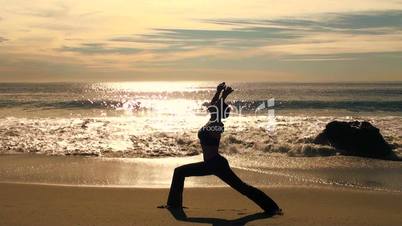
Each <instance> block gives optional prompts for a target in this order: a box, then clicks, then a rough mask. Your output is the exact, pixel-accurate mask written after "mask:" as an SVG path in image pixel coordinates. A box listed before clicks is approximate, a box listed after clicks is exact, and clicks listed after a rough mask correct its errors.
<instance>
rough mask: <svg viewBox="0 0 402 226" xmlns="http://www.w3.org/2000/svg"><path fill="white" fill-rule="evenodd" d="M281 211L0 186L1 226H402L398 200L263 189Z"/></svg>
mask: <svg viewBox="0 0 402 226" xmlns="http://www.w3.org/2000/svg"><path fill="white" fill-rule="evenodd" d="M264 191H265V192H267V193H268V194H270V195H271V196H272V197H273V198H274V199H275V200H277V201H278V203H280V205H281V207H282V208H283V209H284V213H285V214H284V215H283V216H275V217H272V218H267V216H264V215H263V214H258V213H259V212H260V210H259V209H258V207H257V206H255V205H254V204H253V203H252V202H250V201H248V200H247V199H246V198H244V197H242V196H241V195H239V194H238V193H236V192H235V191H233V190H231V189H230V188H187V189H185V205H186V206H187V207H188V209H185V210H184V211H185V213H186V215H187V218H184V217H182V218H179V219H175V218H174V216H173V215H172V214H171V213H169V211H168V210H166V209H158V208H156V207H157V206H158V205H160V204H163V203H164V201H165V199H166V196H167V192H168V190H167V189H141V188H104V187H72V186H71V187H70V186H48V185H27V184H7V183H2V184H0V200H1V204H0V225H9V226H11V225H387V226H391V225H401V224H402V218H401V215H400V213H401V210H402V195H401V194H399V193H384V192H371V191H355V190H345V189H337V190H335V189H326V188H303V187H299V188H269V189H264Z"/></svg>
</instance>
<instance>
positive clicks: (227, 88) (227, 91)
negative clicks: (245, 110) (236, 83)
mask: <svg viewBox="0 0 402 226" xmlns="http://www.w3.org/2000/svg"><path fill="white" fill-rule="evenodd" d="M233 91H234V90H233V89H232V87H230V86H227V87H225V89H224V90H223V92H222V97H223V98H226V97H227V96H229V94H231V93H232V92H233Z"/></svg>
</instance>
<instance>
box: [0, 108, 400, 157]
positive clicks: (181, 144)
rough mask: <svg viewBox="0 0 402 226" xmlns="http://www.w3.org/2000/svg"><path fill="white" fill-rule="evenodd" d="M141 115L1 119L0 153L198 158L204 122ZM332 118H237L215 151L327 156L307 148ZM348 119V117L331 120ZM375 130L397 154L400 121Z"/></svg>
mask: <svg viewBox="0 0 402 226" xmlns="http://www.w3.org/2000/svg"><path fill="white" fill-rule="evenodd" d="M172 119H173V118H172V117H170V118H168V117H166V118H161V119H159V121H156V119H152V118H147V117H105V118H87V119H85V118H84V119H83V118H39V119H27V118H12V117H10V118H6V119H4V120H2V121H1V123H0V153H37V154H46V155H85V156H103V157H144V158H155V157H167V156H193V155H198V154H201V147H200V145H199V141H198V138H197V135H196V132H197V129H198V127H199V126H200V125H202V123H203V122H204V121H205V118H204V117H195V118H194V117H193V118H191V119H189V120H190V121H185V120H184V121H183V119H175V120H178V121H174V122H170V123H171V124H172V125H175V126H176V127H169V120H172ZM333 119H335V118H334V117H296V116H281V117H277V118H276V125H275V130H274V131H268V130H267V129H266V128H265V127H264V126H263V118H261V117H239V118H234V119H232V120H230V121H228V122H227V123H226V129H225V133H224V134H223V136H222V139H221V152H222V153H223V154H226V155H245V154H248V153H258V154H261V155H275V154H281V155H287V156H289V157H314V156H333V155H337V154H338V151H337V150H335V149H334V148H332V147H330V146H325V145H316V144H312V140H313V139H314V137H315V136H316V135H317V134H318V133H319V132H320V131H321V130H322V129H323V128H324V127H325V124H326V123H328V122H329V121H331V120H333ZM337 119H340V120H342V119H343V120H352V118H337ZM366 120H369V121H371V122H372V123H373V124H374V125H376V126H377V127H379V128H380V129H381V132H382V133H383V134H384V138H385V139H386V140H387V141H388V142H389V143H390V144H391V145H392V146H393V147H394V149H395V152H396V153H397V154H401V153H402V137H401V134H400V131H402V128H401V125H402V117H375V118H370V119H367V118H366Z"/></svg>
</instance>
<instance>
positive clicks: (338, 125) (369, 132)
mask: <svg viewBox="0 0 402 226" xmlns="http://www.w3.org/2000/svg"><path fill="white" fill-rule="evenodd" d="M313 143H315V144H323V145H331V146H333V147H334V148H336V149H337V150H338V151H339V152H340V153H341V154H343V155H353V156H362V157H370V158H380V159H396V155H395V154H394V152H393V151H392V148H391V146H390V145H389V144H388V143H387V142H386V141H385V140H384V138H383V136H382V135H381V133H380V130H379V129H378V128H376V127H374V126H373V125H372V124H371V123H369V122H367V121H362V122H360V121H353V122H342V121H332V122H330V123H328V124H327V125H326V127H325V130H324V131H323V132H322V133H320V134H319V135H318V136H317V137H316V138H315V139H314V141H313Z"/></svg>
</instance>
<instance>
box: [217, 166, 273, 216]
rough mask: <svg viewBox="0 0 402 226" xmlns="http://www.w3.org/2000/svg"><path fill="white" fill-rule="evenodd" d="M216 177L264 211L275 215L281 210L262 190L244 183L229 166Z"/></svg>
mask: <svg viewBox="0 0 402 226" xmlns="http://www.w3.org/2000/svg"><path fill="white" fill-rule="evenodd" d="M215 175H216V176H218V177H219V178H220V179H221V180H223V181H224V182H226V183H227V184H228V185H230V187H232V188H234V189H235V190H236V191H238V192H240V193H241V194H243V195H245V196H247V197H248V198H249V199H251V200H252V201H254V202H255V203H256V204H257V205H258V206H260V207H261V208H262V209H263V210H264V211H266V212H272V213H274V212H276V211H278V210H279V206H278V205H277V204H276V203H275V202H274V201H273V200H272V199H271V198H270V197H269V196H267V195H266V194H265V193H264V192H262V191H261V190H259V189H257V188H255V187H253V186H251V185H248V184H246V183H244V182H243V181H242V180H241V179H240V178H239V177H238V176H237V175H236V174H235V173H234V172H233V171H232V170H231V169H230V167H229V166H227V167H224V168H222V169H221V170H219V171H218V172H216V173H215Z"/></svg>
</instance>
